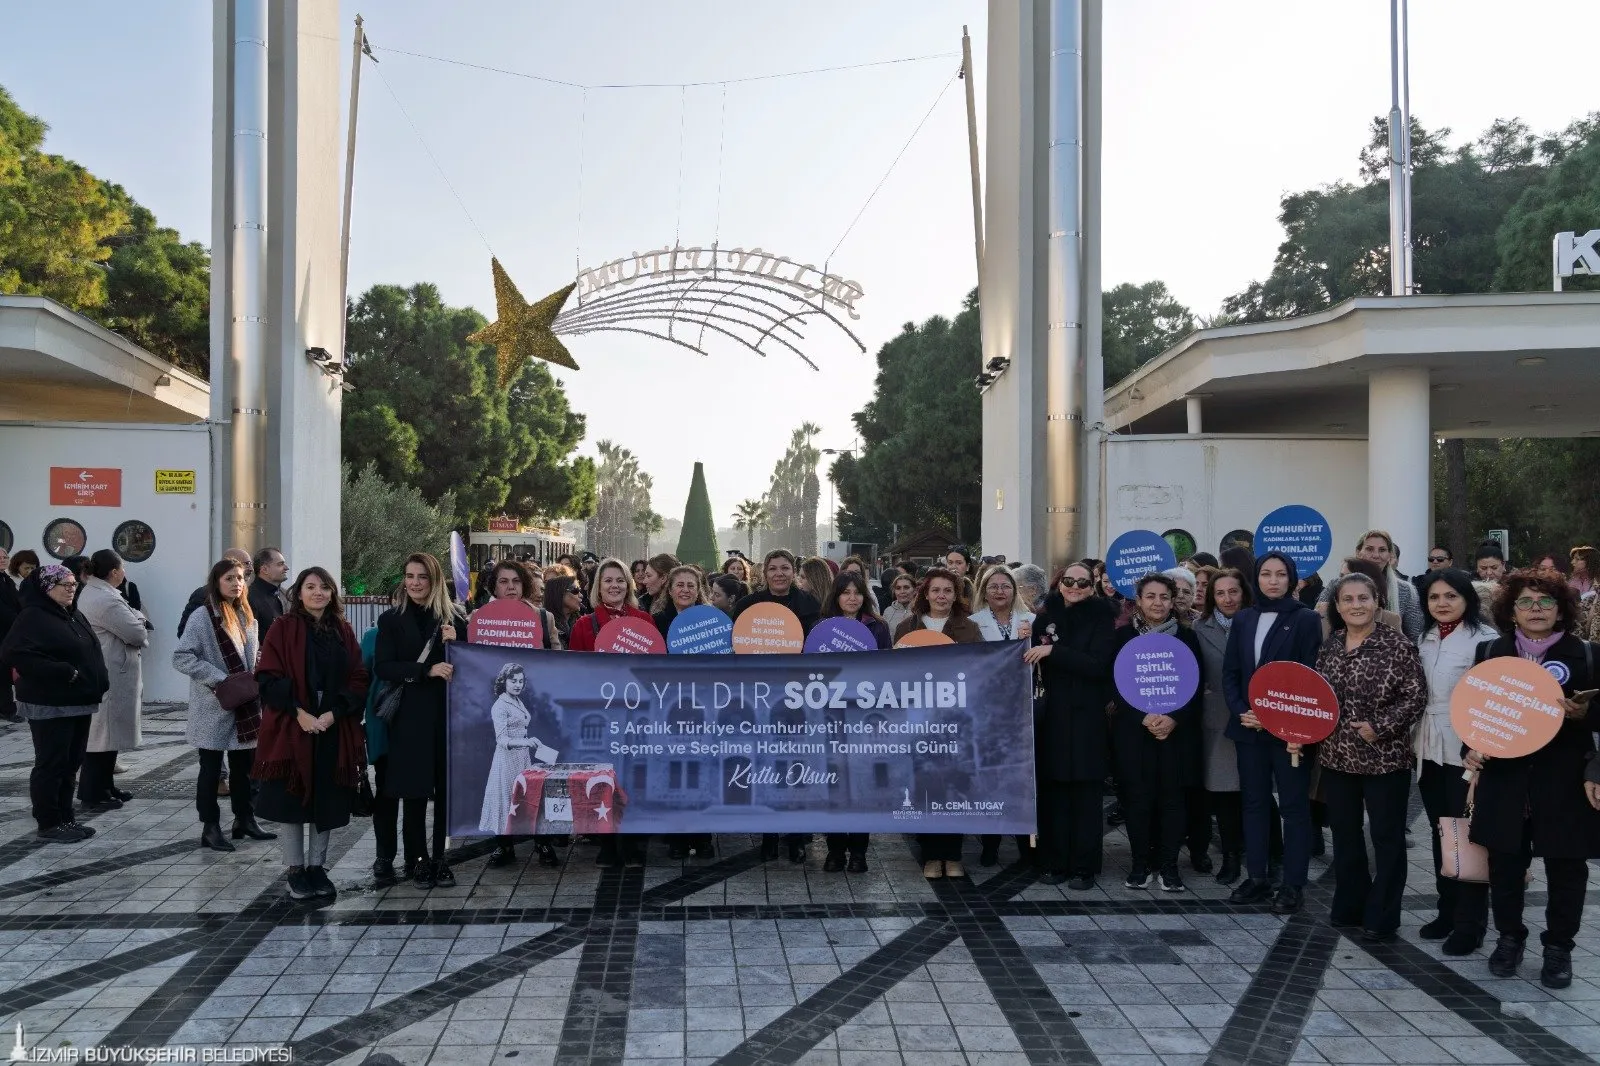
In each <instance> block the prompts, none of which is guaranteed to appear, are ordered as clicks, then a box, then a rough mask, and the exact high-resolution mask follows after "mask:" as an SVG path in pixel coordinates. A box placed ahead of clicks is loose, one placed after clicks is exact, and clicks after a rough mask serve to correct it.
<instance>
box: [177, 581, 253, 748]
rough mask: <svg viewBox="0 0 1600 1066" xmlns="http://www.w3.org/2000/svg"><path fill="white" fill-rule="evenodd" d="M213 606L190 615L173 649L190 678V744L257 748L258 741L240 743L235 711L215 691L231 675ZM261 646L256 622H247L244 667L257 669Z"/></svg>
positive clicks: (241, 655) (187, 731)
mask: <svg viewBox="0 0 1600 1066" xmlns="http://www.w3.org/2000/svg"><path fill="white" fill-rule="evenodd" d="M209 611H210V609H209V608H206V607H202V608H201V609H200V610H198V611H195V612H194V613H193V614H191V615H189V618H188V621H186V622H184V623H183V632H182V633H181V634H179V636H178V649H177V650H176V651H174V652H173V653H172V668H173V669H174V670H176V671H178V673H180V674H186V675H187V676H188V678H189V724H188V726H187V727H186V728H185V730H184V736H185V737H187V738H188V741H189V743H190V744H193V745H194V746H195V747H197V748H204V749H206V750H207V751H240V750H242V749H245V748H254V747H255V746H256V745H255V741H251V742H250V743H248V744H243V743H240V741H239V733H238V730H237V728H236V727H235V725H234V718H233V712H232V711H230V710H227V709H225V708H224V707H223V706H222V704H220V703H218V702H217V694H216V693H215V692H214V691H212V690H213V689H215V688H216V687H217V686H218V685H219V684H221V683H222V681H223V679H224V678H226V677H227V676H228V668H227V667H226V666H224V665H223V662H222V649H221V648H219V647H218V646H217V631H216V628H215V627H214V626H212V624H211V616H210V613H209ZM260 650H261V645H260V638H259V637H258V636H257V635H256V627H255V626H246V627H245V634H244V649H243V650H242V651H241V652H240V653H239V658H240V659H242V660H243V661H244V668H245V669H246V670H248V671H249V672H251V673H255V669H256V656H257V654H258V653H259V652H260Z"/></svg>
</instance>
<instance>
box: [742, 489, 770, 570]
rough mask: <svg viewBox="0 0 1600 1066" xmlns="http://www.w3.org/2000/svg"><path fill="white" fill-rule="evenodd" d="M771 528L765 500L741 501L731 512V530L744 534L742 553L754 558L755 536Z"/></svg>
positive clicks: (768, 510)
mask: <svg viewBox="0 0 1600 1066" xmlns="http://www.w3.org/2000/svg"><path fill="white" fill-rule="evenodd" d="M771 526H772V509H771V508H769V507H768V506H767V501H766V500H743V501H741V502H740V504H739V506H738V507H736V508H734V510H733V528H734V529H736V530H738V531H739V532H741V533H743V534H744V553H745V555H746V556H747V557H749V558H752V559H753V558H755V554H756V534H757V533H760V532H761V531H762V530H763V529H769V528H771Z"/></svg>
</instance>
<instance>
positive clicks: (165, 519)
mask: <svg viewBox="0 0 1600 1066" xmlns="http://www.w3.org/2000/svg"><path fill="white" fill-rule="evenodd" d="M0 455H3V456H5V460H6V461H5V462H4V463H0V521H4V522H5V523H6V524H7V525H8V526H10V527H11V531H12V536H13V537H14V538H15V544H14V545H13V550H17V549H21V548H32V549H33V550H34V551H36V552H38V553H39V558H40V559H41V560H42V561H44V562H46V563H49V562H54V561H56V560H54V559H52V558H51V557H50V556H49V555H48V554H47V553H46V552H45V551H44V550H43V547H42V541H43V537H44V530H45V527H46V526H47V525H48V524H49V523H51V522H53V521H55V520H56V519H58V518H70V519H72V520H73V521H75V522H77V523H78V524H79V525H81V526H82V527H83V529H84V532H85V533H86V534H87V535H88V543H87V544H86V545H85V552H86V553H93V552H95V551H97V550H98V549H100V548H109V547H111V537H112V534H113V533H114V532H115V531H116V528H117V527H118V526H119V525H121V524H122V523H123V522H127V521H130V520H133V519H138V520H140V521H143V522H146V523H148V524H149V526H150V527H151V529H153V530H154V531H155V538H156V543H155V551H154V553H153V554H152V555H151V556H150V558H149V560H148V561H146V562H142V563H129V564H128V565H127V571H128V577H129V579H130V580H132V581H133V582H134V583H135V584H137V585H138V586H139V595H140V597H141V599H142V600H143V603H144V610H145V614H146V615H147V616H148V617H149V619H150V621H151V623H152V624H153V625H154V626H155V630H154V632H152V633H151V643H150V647H149V648H148V649H146V651H145V653H144V664H143V665H144V698H145V700H146V701H178V702H184V701H186V700H187V699H188V693H189V681H188V678H186V677H184V676H183V675H182V674H180V673H178V672H177V671H176V670H174V669H173V668H172V649H173V646H174V645H175V644H176V643H177V632H178V618H179V616H180V615H181V614H182V612H183V605H184V603H185V602H187V601H188V599H189V594H190V593H191V592H193V591H194V590H195V589H196V588H198V587H199V586H201V585H203V584H205V579H206V574H207V572H208V571H209V570H210V568H211V563H212V562H213V561H214V559H213V557H212V551H211V523H210V512H211V497H212V476H211V471H212V465H211V434H210V427H208V426H205V425H190V426H167V425H137V426H131V425H105V424H99V423H95V424H91V423H60V422H57V423H28V422H5V423H0ZM74 465H77V466H84V467H111V468H115V469H119V470H121V471H122V503H121V506H118V507H81V506H61V505H52V504H51V503H50V468H51V467H52V466H74ZM157 470H193V471H194V472H195V491H194V494H193V495H157V493H156V491H155V472H156V471H157Z"/></svg>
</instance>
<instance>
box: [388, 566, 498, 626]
mask: <svg viewBox="0 0 1600 1066" xmlns="http://www.w3.org/2000/svg"><path fill="white" fill-rule="evenodd" d="M412 564H416V565H419V566H421V567H422V568H423V569H424V570H426V571H427V572H428V585H429V587H428V598H427V600H426V601H425V602H424V603H423V604H422V606H424V607H426V608H427V609H428V610H430V611H432V612H433V617H434V618H436V619H438V620H439V622H440V623H441V624H448V623H449V620H450V619H451V617H453V616H454V615H455V613H456V608H455V604H454V603H452V602H451V600H450V590H449V589H448V588H446V587H445V583H444V567H442V566H440V565H439V560H438V559H436V558H434V557H433V556H432V555H429V554H428V553H427V552H413V553H411V554H410V555H408V556H406V566H407V567H410V566H411V565H412ZM523 591H524V592H526V591H527V589H526V588H524V589H523ZM400 594H401V595H402V596H403V597H404V598H405V599H406V600H407V601H409V600H410V599H411V595H410V593H408V592H406V591H405V586H404V585H402V586H401V590H400Z"/></svg>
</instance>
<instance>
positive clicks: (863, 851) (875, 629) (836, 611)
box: [822, 570, 893, 874]
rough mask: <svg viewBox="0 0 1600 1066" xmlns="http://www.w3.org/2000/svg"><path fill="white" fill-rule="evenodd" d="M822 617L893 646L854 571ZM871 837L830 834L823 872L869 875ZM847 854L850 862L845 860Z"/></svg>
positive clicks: (837, 584) (843, 576)
mask: <svg viewBox="0 0 1600 1066" xmlns="http://www.w3.org/2000/svg"><path fill="white" fill-rule="evenodd" d="M822 617H823V618H849V619H852V620H854V621H857V622H860V623H861V624H862V625H864V626H866V627H867V631H868V632H869V633H871V634H872V639H873V640H875V641H877V643H878V650H879V651H888V650H889V649H890V648H891V647H892V646H893V645H892V644H891V642H890V640H889V627H888V626H886V625H884V624H883V619H882V618H879V617H878V612H877V610H876V609H875V608H874V605H873V599H872V587H871V586H870V585H868V584H867V579H866V578H865V577H863V576H862V575H861V574H860V573H857V572H856V571H855V570H840V571H839V576H838V577H837V578H836V579H835V580H834V582H833V591H832V592H831V593H830V594H829V596H828V601H827V603H826V604H824V605H823V608H822ZM869 836H870V834H867V833H829V834H828V857H827V859H825V860H824V861H823V863H822V869H823V871H824V872H826V873H830V874H836V873H840V872H848V873H853V874H864V873H866V872H867V844H868V843H869V839H868V838H869ZM847 853H848V855H849V858H848V859H847V858H846V857H845V856H846V854H847Z"/></svg>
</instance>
